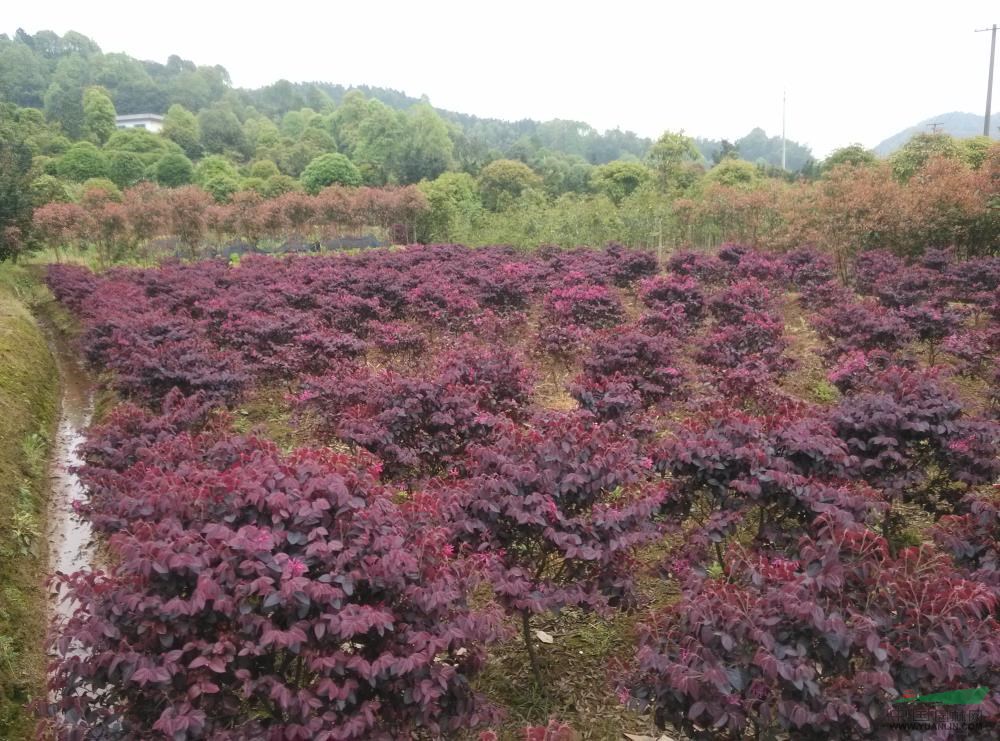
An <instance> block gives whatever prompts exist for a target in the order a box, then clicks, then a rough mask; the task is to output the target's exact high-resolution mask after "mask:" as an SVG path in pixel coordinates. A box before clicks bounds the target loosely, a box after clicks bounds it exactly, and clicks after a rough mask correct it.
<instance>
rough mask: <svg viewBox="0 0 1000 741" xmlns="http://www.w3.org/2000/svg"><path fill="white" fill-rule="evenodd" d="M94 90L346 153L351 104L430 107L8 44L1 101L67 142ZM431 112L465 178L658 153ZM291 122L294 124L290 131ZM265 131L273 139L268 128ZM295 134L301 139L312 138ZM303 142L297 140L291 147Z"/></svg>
mask: <svg viewBox="0 0 1000 741" xmlns="http://www.w3.org/2000/svg"><path fill="white" fill-rule="evenodd" d="M91 86H98V87H101V88H103V89H104V90H105V91H106V92H107V94H108V96H109V97H110V99H111V101H112V103H113V104H114V108H115V111H116V112H117V113H118V114H119V115H124V114H133V113H161V114H162V113H165V112H167V111H168V110H169V109H170V108H171V106H174V105H178V106H181V107H182V108H184V109H186V110H187V111H188V112H191V113H194V114H196V115H197V116H199V117H201V116H202V115H203V112H205V113H204V115H205V116H206V117H208V118H209V119H211V121H212V123H213V124H214V125H215V126H216V127H224V126H225V124H226V123H228V124H229V125H231V126H232V124H233V121H232V120H231V119H229V116H228V115H227V114H232V116H233V117H235V120H236V122H238V124H239V126H240V127H242V128H243V129H244V130H245V129H248V128H249V129H251V130H253V129H260V128H261V125H260V123H259V122H260V121H262V120H267V121H269V122H271V123H274V124H276V125H277V126H278V130H279V133H280V134H282V135H285V136H286V137H289V138H293V137H291V136H290V133H291V132H289V131H288V129H289V128H296V124H297V123H300V122H301V119H302V115H301V114H302V113H303V112H304V111H311V112H313V113H315V114H317V115H318V116H320V117H321V119H322V120H321V121H318V122H316V123H314V124H313V126H312V128H316V129H319V130H321V131H325V132H326V133H329V134H331V135H332V136H333V141H332V142H327V141H325V140H324V139H323V137H317V138H319V139H320V140H321V141H318V142H317V141H310V143H311V144H313V145H317V144H327V145H329V144H333V145H334V146H336V147H337V149H338V150H340V151H341V152H343V153H345V154H347V152H344V149H345V148H346V147H348V146H349V143H348V142H342V141H340V140H339V139H337V137H336V126H335V125H334V124H333V123H332V122H331V121H330V120H329V117H330V116H331V115H332V114H333V112H335V111H336V110H337V109H339V108H341V107H343V106H344V105H345V104H346V105H351V104H352V101H353V102H354V104H355V105H357V101H358V100H359V99H363V100H365V101H367V102H368V105H369V113H370V117H372V118H379V117H380V116H381V117H383V118H387V117H388V116H387V115H386V114H387V112H393V113H397V114H398V113H399V112H403V111H409V110H412V109H414V108H417V109H419V108H420V107H421V106H426V105H428V102H427V100H426V99H418V98H414V97H411V96H408V95H406V94H405V93H402V92H399V91H397V90H390V89H387V88H380V87H369V86H367V85H361V86H356V87H350V88H348V87H345V86H343V85H339V84H333V83H329V82H298V83H293V82H289V81H287V80H279V81H277V82H275V83H273V84H271V85H267V86H265V87H261V88H257V89H253V90H249V89H240V88H234V87H233V86H232V82H231V80H230V77H229V73H228V72H227V71H226V69H225V68H224V67H221V66H218V65H215V66H203V65H196V64H195V63H194V62H190V61H188V60H185V59H181V58H180V57H178V56H171V57H170V58H169V59H168V60H167V62H166V64H162V63H160V62H153V61H147V60H139V59H135V58H133V57H130V56H128V55H126V54H120V53H104V52H102V51H101V48H100V47H99V46H98V45H97V44H96V43H95V42H94V41H92V40H91V39H89V38H87V37H86V36H84V35H82V34H80V33H77V32H75V31H70V32H68V33H66V34H65V35H64V36H61V37H60V36H59V35H57V34H55V33H53V32H52V31H39V32H38V33H36V34H33V35H32V34H28V33H26V32H25V31H23V30H18V31H17V32H16V33H15V35H14V37H13V38H10V37H8V36H7V35H6V34H4V35H0V100H2V101H5V102H9V103H14V104H15V105H18V106H21V107H28V108H38V109H43V110H44V111H45V114H46V118H47V119H48V120H49V121H51V122H55V123H58V124H59V125H60V126H61V129H62V131H63V133H65V134H66V135H68V136H69V137H71V138H78V137H80V136H82V135H83V126H84V110H83V105H82V102H81V96H82V93H83V91H84V90H85V89H86V88H88V87H91ZM433 113H434V114H435V117H436V118H437V119H439V120H440V121H441V122H442V123H443V125H444V128H445V131H447V134H448V138H449V140H450V141H451V144H452V150H453V151H452V153H451V154H452V157H454V159H455V164H457V165H458V167H460V168H461V169H464V170H467V171H473V170H478V169H479V167H481V166H482V165H483V164H485V163H486V162H488V161H490V160H492V159H498V158H500V157H513V158H515V159H521V160H525V161H527V160H529V159H531V158H535V159H539V160H541V159H545V158H546V156H549V157H551V156H552V155H557V156H558V157H560V158H562V159H564V160H568V161H570V162H576V161H582V162H585V163H589V164H591V165H600V164H605V163H607V162H611V161H613V160H618V159H642V158H644V157H645V156H646V154H647V153H648V152H649V149H650V147H651V146H652V144H653V142H652V140H650V139H648V138H644V137H641V136H639V135H637V134H635V133H633V132H631V131H621V130H620V129H613V130H608V131H605V132H603V133H601V132H599V131H597V130H596V129H594V128H593V127H592V126H590V125H588V124H586V123H584V122H580V121H566V120H552V121H545V122H540V121H534V120H530V119H523V120H520V121H503V120H499V119H493V118H480V117H477V116H474V115H470V114H466V113H456V112H453V111H445V110H441V109H434V110H433ZM289 115H291V116H292V122H291V123H286V120H285V119H286V117H287V116H289ZM342 117H343V116H341V118H342ZM225 119H229V120H228V121H226V120H225ZM361 119H362V117H359V116H357V112H355V116H354V120H355V122H356V123H358V124H360V123H361ZM254 122H258V123H257V124H256V125H254ZM370 125H375V124H370ZM233 128H235V127H233ZM263 128H264V129H266V131H267V132H270V127H267V126H264V127H263ZM298 128H301V127H298ZM296 133H298V134H299V135H300V136H301V135H302V134H303V133H304V132H303V131H302V130H299V131H297V132H296ZM386 133H388V132H386ZM246 138H247V134H246V132H245V133H244V136H243V137H242V138H241V137H240V136H238V135H234V136H233V137H232V138H231V141H228V142H227V143H229V144H232V145H233V147H232V148H233V150H234V151H235V152H237V153H242V154H244V156H249V154H251V153H252V152H250V151H249V150H248V149H247V145H248V143H247V142H246V141H244V140H245V139H246ZM762 139H763V140H767V137H766V135H765V134H764V132H763V131H761V130H760V129H755V130H754V131H752V132H750V133H749V134H748V135H747V136H745V137H744V138H743V139H740V140H738V141H737V143H736V146H737V151H738V153H739V155H740V156H741V157H743V158H744V159H747V160H749V161H751V162H755V161H757V160H760V159H762V160H764V161H765V162H766V163H767V164H770V165H774V166H777V165H780V163H781V154H780V139H777V138H773V137H772V139H770V140H767V141H766V142H764V143H763V144H762V142H761V141H759V140H762ZM223 141H226V140H223ZM774 142H777V146H775V144H774ZM250 143H251V144H252V142H250ZM298 143H299V142H298V141H293V142H292V146H293V147H294V145H295V144H298ZM699 145H700V149H701V151H702V153H703V155H705V157H706V159H707V160H711V155H712V154H713V153H714V152H716V151H718V150H720V149H722V147H723V142H719V141H712V140H702V141H699ZM789 153H790V155H791V156H790V157H789V168H788V169H790V170H792V171H797V170H800V169H802V168H803V167H804V166H806V165H807V164H808V162H809V161H810V160H811V155H810V153H809V150H808V148H805V147H802V146H801V145H798V144H794V143H791V144H790V147H789ZM418 169H419V168H418Z"/></svg>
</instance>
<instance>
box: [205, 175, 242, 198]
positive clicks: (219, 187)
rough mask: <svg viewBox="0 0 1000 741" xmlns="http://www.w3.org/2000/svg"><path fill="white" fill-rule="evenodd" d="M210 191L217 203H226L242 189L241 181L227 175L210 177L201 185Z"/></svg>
mask: <svg viewBox="0 0 1000 741" xmlns="http://www.w3.org/2000/svg"><path fill="white" fill-rule="evenodd" d="M201 187H202V188H204V189H205V190H206V191H208V192H209V193H210V194H211V196H212V198H214V199H215V201H216V203H225V202H226V201H228V200H229V199H230V197H231V196H232V195H233V193H236V192H237V191H239V190H240V181H239V180H237V179H236V178H231V177H227V176H225V175H216V176H214V177H210V178H208V179H207V180H206V181H205V182H204V183H203V184H202V186H201Z"/></svg>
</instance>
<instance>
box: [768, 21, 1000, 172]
mask: <svg viewBox="0 0 1000 741" xmlns="http://www.w3.org/2000/svg"><path fill="white" fill-rule="evenodd" d="M994 28H996V27H995V26H994ZM991 74H992V70H991ZM781 169H782V170H784V169H785V91H784V90H782V91H781Z"/></svg>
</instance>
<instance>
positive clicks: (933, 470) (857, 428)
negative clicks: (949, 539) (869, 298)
mask: <svg viewBox="0 0 1000 741" xmlns="http://www.w3.org/2000/svg"><path fill="white" fill-rule="evenodd" d="M830 421H831V423H832V424H833V426H834V428H835V429H836V430H837V434H838V435H839V436H840V437H841V439H842V440H844V442H845V443H846V444H847V446H848V449H849V450H850V451H851V453H852V455H854V456H855V457H856V459H857V461H858V466H857V470H856V474H857V475H858V476H860V477H862V478H864V479H866V480H867V481H869V482H870V483H871V484H872V485H873V486H876V487H878V488H880V489H882V490H884V491H885V492H887V493H888V494H889V495H890V496H894V497H895V496H901V495H903V494H905V493H906V492H908V491H910V490H915V489H920V488H924V487H926V486H927V485H931V484H934V483H935V481H934V477H935V475H936V476H945V477H946V479H947V480H948V481H949V482H953V483H959V484H965V485H975V484H981V483H986V482H990V481H992V480H994V479H995V478H996V476H997V475H1000V425H997V424H996V423H994V422H990V421H987V420H979V419H975V418H969V417H967V416H966V415H965V414H964V412H963V410H962V404H961V402H960V401H959V399H958V397H957V396H956V395H955V393H954V392H953V391H952V390H951V389H949V388H948V387H946V386H944V385H942V384H941V383H940V382H939V380H938V377H937V375H936V374H934V373H932V372H921V371H910V370H906V369H904V368H899V367H890V368H888V369H887V370H884V371H882V372H880V373H877V374H875V375H874V376H871V377H870V378H868V379H867V380H866V381H865V382H863V384H862V385H861V387H860V388H859V389H858V390H857V391H856V392H855V393H853V394H850V395H848V396H846V397H845V398H844V399H843V400H842V401H841V402H840V404H838V406H836V407H835V408H834V409H832V410H831V413H830ZM934 489H935V492H934V493H936V494H937V495H938V496H940V497H941V498H943V499H945V500H949V501H950V500H954V499H957V497H958V496H959V495H960V492H959V493H956V491H955V489H954V487H953V486H951V485H938V486H935V487H934Z"/></svg>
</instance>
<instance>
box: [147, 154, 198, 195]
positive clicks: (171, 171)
mask: <svg viewBox="0 0 1000 741" xmlns="http://www.w3.org/2000/svg"><path fill="white" fill-rule="evenodd" d="M154 175H155V177H156V182H158V183H159V184H160V185H165V186H167V187H169V188H177V187H179V186H181V185H188V184H189V183H190V182H191V181H192V180H194V165H192V164H191V160H189V159H188V158H187V157H185V156H184V155H183V154H181V153H180V152H170V153H168V154H165V155H163V157H161V158H160V159H159V160H158V161H157V163H156V165H155V170H154Z"/></svg>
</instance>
